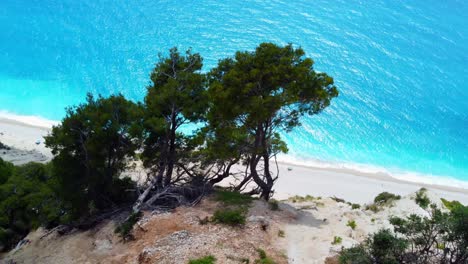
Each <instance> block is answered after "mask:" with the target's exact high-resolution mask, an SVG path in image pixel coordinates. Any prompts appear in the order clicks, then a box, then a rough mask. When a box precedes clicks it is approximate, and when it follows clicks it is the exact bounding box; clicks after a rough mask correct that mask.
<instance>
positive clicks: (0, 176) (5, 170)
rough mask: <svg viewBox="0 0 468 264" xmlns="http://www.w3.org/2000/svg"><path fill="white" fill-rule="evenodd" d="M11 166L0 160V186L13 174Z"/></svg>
mask: <svg viewBox="0 0 468 264" xmlns="http://www.w3.org/2000/svg"><path fill="white" fill-rule="evenodd" d="M13 169H14V166H13V164H11V163H9V162H6V161H3V160H2V159H1V158H0V184H4V183H5V182H6V181H7V180H8V178H9V177H10V176H11V175H12V174H13Z"/></svg>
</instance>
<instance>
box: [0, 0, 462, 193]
mask: <svg viewBox="0 0 468 264" xmlns="http://www.w3.org/2000/svg"><path fill="white" fill-rule="evenodd" d="M263 41H271V42H276V43H279V44H285V43H293V44H294V45H297V46H302V47H303V48H304V49H305V51H306V52H307V54H308V56H311V57H313V59H314V60H315V62H316V64H315V69H316V70H318V71H324V72H327V73H329V74H330V75H332V76H334V78H335V81H336V84H337V86H338V88H339V90H340V92H341V94H340V97H339V98H338V99H336V100H335V101H333V103H332V106H331V107H329V108H328V109H327V110H326V111H325V112H324V113H323V114H321V115H318V116H314V117H306V118H304V120H303V127H302V128H300V129H297V130H295V131H294V132H293V133H291V134H288V135H285V138H286V140H287V142H288V144H289V148H290V153H289V154H288V155H287V156H284V157H282V158H283V159H284V160H289V161H295V162H302V163H306V164H315V165H318V166H325V167H326V166H332V167H352V168H357V169H362V170H366V171H385V172H388V173H391V174H392V175H394V176H395V177H403V178H405V179H410V180H411V179H412V180H424V181H429V182H434V183H447V184H451V185H456V186H458V185H462V183H460V182H458V181H456V180H464V181H468V2H467V1H465V0H444V1H440V0H438V1H436V0H413V1H402V0H401V1H398V0H392V1H390V0H387V1H384V0H368V1H367V0H366V1H358V0H336V1H325V0H296V1H285V0H271V1H259V0H257V1H246V0H242V1H241V0H232V1H215V0H210V1H208V0H198V1H195V0H192V1H188V0H179V1H157V0H140V1H114V0H113V1H110V0H80V1H76V0H60V1H59V0H40V1H39V0H2V1H0V66H1V67H0V111H1V112H7V113H12V114H16V115H35V116H40V117H42V118H47V119H52V120H60V119H61V118H62V117H63V116H64V107H65V106H68V105H70V104H76V103H79V102H81V101H82V100H83V99H84V97H85V94H86V92H87V91H91V92H93V93H95V94H97V93H101V94H103V95H108V94H111V93H117V92H120V93H123V94H124V95H126V96H128V97H130V98H132V99H134V100H141V99H142V98H143V96H144V93H145V86H146V85H147V84H148V80H149V78H148V75H149V71H150V69H151V68H152V66H153V65H154V63H155V62H156V60H157V55H158V53H159V52H163V53H164V52H167V50H168V49H169V48H170V47H172V46H177V47H179V48H180V49H186V48H188V47H192V48H193V50H194V51H196V52H200V53H201V54H202V55H203V57H204V58H205V69H209V68H210V67H212V66H213V65H215V63H216V62H217V60H218V59H220V58H223V57H226V56H230V55H232V54H233V53H234V52H235V51H236V50H246V49H247V50H250V49H253V48H254V47H255V46H256V45H257V44H258V43H260V42H263ZM466 186H468V185H466Z"/></svg>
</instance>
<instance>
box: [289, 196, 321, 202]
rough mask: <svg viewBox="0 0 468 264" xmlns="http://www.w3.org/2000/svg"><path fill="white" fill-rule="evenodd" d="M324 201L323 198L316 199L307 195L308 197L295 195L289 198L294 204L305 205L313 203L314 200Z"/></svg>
mask: <svg viewBox="0 0 468 264" xmlns="http://www.w3.org/2000/svg"><path fill="white" fill-rule="evenodd" d="M320 199H322V198H321V197H314V196H311V195H306V196H300V195H294V196H291V197H289V198H288V201H290V202H293V203H304V202H312V201H314V200H320Z"/></svg>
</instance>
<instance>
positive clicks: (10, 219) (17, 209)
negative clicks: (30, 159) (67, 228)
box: [0, 159, 64, 251]
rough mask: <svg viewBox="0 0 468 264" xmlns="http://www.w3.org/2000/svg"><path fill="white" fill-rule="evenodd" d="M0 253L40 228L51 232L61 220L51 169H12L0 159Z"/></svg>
mask: <svg viewBox="0 0 468 264" xmlns="http://www.w3.org/2000/svg"><path fill="white" fill-rule="evenodd" d="M0 180H1V183H0V212H1V214H0V251H2V250H8V249H10V248H12V247H13V246H14V245H15V244H17V243H18V242H19V241H20V240H21V239H23V238H24V237H25V236H26V235H27V234H28V233H29V232H30V231H31V230H34V229H36V228H37V227H39V226H44V227H46V228H51V227H54V226H56V225H57V224H59V221H60V218H61V217H62V216H63V211H64V210H63V203H62V201H61V200H60V199H59V198H58V197H57V195H56V193H55V191H54V187H55V181H56V179H55V178H54V177H53V176H52V175H51V173H50V166H49V165H44V164H40V163H28V164H25V165H21V166H13V164H11V163H9V162H4V161H3V160H1V159H0Z"/></svg>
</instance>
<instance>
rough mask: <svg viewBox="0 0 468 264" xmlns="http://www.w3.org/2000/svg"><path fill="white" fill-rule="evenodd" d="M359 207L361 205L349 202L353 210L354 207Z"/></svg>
mask: <svg viewBox="0 0 468 264" xmlns="http://www.w3.org/2000/svg"><path fill="white" fill-rule="evenodd" d="M359 208H361V205H359V204H355V203H353V204H351V209H353V210H355V209H359Z"/></svg>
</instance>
